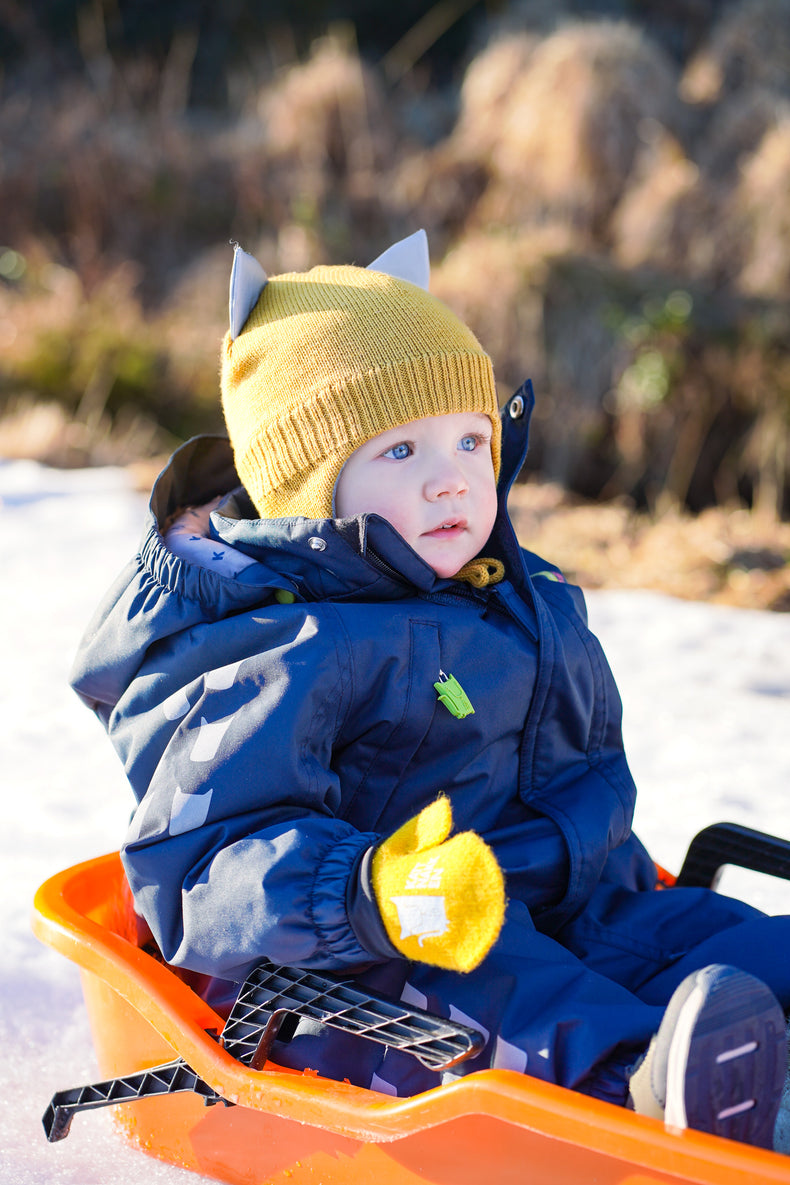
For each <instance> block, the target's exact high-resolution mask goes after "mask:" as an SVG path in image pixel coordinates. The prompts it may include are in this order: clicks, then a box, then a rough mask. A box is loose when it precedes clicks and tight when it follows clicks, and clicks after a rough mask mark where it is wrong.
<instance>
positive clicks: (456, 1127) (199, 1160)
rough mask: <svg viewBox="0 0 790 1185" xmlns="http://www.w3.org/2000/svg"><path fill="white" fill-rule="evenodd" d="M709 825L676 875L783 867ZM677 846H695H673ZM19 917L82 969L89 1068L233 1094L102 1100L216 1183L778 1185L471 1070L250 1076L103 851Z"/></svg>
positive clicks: (683, 1140)
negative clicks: (141, 930)
mask: <svg viewBox="0 0 790 1185" xmlns="http://www.w3.org/2000/svg"><path fill="white" fill-rule="evenodd" d="M721 828H724V829H725V831H726V834H725V836H724V848H723V849H722V843H721V835H719V836H718V837H717V841H716V843H714V845H713V848H714V854H713V855H711V854H710V851H709V850H708V849H709V848H710V844H707V845H706V843H705V842H703V843H702V846H701V857H700V858H699V859H698V860H697V868H696V872H694V871H693V870H692V873H691V874H689V873H688V872H687V870H686V865H684V871H683V872H682V873H681V876H682V877H683V878H684V883H693V881H694V878H695V877H696V883H700V882H703V883H704V882H707V881H709V880H710V879H711V876H712V874H713V872H714V871H715V869H716V868H717V867H718V866H719V864H723V863H746V865H747V867H748V866H750V867H759V868H761V869H762V870H763V871H775V870H777V871H778V875H783V876H787V869H788V866H789V865H790V845H788V844H787V843H785V842H784V841H774V840H771V838H770V837H765V836H761V835H759V834H758V833H753V832H747V831H746V829H744V828H735V827H733V826H732V825H729V824H725V825H720V827H719V828H718V829H708V830H709V831H717V830H718V831H721ZM736 832H737V833H738V834H737V836H736V839H737V842H738V844H739V845H740V843H741V839H742V838H743V836H746V837H747V839H748V838H749V837H751V841H752V851H754V850H757V851H758V858H757V859H756V860H754V859H752V858H750V859H747V860H744V859H742V858H738V857H733V856H732V855H731V854H728V853H729V849H728V847H727V845H728V844H729V845H730V846H732V842H733V839H732V835H733V833H736ZM704 835H705V833H703V836H704ZM698 840H700V837H698ZM696 842H697V841H695V843H696ZM772 844H773V845H778V846H777V847H776V848H773V847H771V845H772ZM755 845H756V848H755ZM761 845H762V848H764V849H765V850H764V851H763V852H762V855H760V854H759V852H760V850H761ZM766 845H767V846H766ZM698 846H699V845H698ZM723 850H724V854H722V851H723ZM693 851H694V845H692V848H691V849H690V857H691V854H692V852H693ZM776 852H778V856H777V857H776V860H775V863H777V869H771V868H767V867H766V859H767V860H768V863H770V862H771V860H772V859H774V856H775V854H776ZM766 853H767V856H766ZM698 854H699V853H698ZM688 862H689V860H688V859H687V864H688ZM778 865H781V867H778ZM668 879H669V880H670V881H671V878H668ZM678 879H679V880H680V877H679V878H678ZM33 928H34V930H35V933H36V934H37V936H38V937H39V938H40V939H42V940H43V941H44V942H46V943H48V944H49V945H51V946H53V947H54V948H55V949H56V950H58V951H60V952H61V954H64V955H66V956H67V957H68V958H70V959H72V960H73V961H74V962H76V963H77V964H78V965H79V966H80V968H81V971H82V978H83V987H84V993H85V1000H86V1004H87V1009H88V1013H89V1017H90V1022H91V1028H92V1032H93V1037H94V1043H95V1047H96V1053H97V1057H98V1061H99V1066H100V1070H101V1073H102V1074H104V1075H106V1077H107V1078H108V1079H115V1078H120V1076H122V1075H127V1076H128V1075H130V1074H134V1073H135V1072H137V1071H141V1070H145V1069H148V1068H150V1067H155V1066H159V1065H160V1064H161V1063H167V1062H170V1061H172V1059H173V1058H174V1057H178V1058H181V1059H183V1064H184V1065H185V1068H186V1071H187V1072H189V1073H191V1074H192V1077H193V1079H195V1081H196V1082H198V1083H199V1086H200V1088H202V1090H203V1094H204V1095H206V1094H207V1095H208V1101H210V1102H211V1101H213V1102H216V1100H217V1098H220V1099H221V1100H222V1101H223V1102H227V1103H229V1104H235V1105H231V1106H225V1105H223V1102H219V1103H217V1105H213V1106H206V1105H205V1101H206V1100H205V1099H204V1098H201V1097H200V1094H199V1093H194V1091H193V1090H190V1091H188V1092H187V1093H165V1094H162V1095H154V1096H152V1097H139V1098H136V1099H135V1100H134V1101H131V1102H124V1103H123V1105H122V1106H121V1105H118V1106H115V1107H114V1112H115V1118H116V1121H117V1123H118V1125H119V1126H120V1127H121V1128H122V1129H123V1130H124V1131H125V1133H126V1135H127V1136H128V1138H129V1139H130V1140H131V1141H132V1142H134V1143H136V1144H137V1145H139V1147H141V1148H142V1149H143V1150H145V1151H146V1152H148V1153H149V1154H151V1155H153V1156H156V1157H159V1158H160V1159H162V1160H166V1161H171V1162H173V1163H174V1164H177V1165H181V1166H182V1167H184V1168H188V1169H192V1170H194V1171H196V1172H200V1173H203V1174H205V1175H207V1176H209V1177H215V1178H216V1179H218V1180H220V1181H227V1182H231V1183H233V1185H264V1183H266V1185H275V1183H276V1185H307V1183H308V1182H309V1183H310V1185H319V1183H320V1185H418V1183H425V1185H429V1183H430V1185H481V1182H485V1181H491V1182H496V1185H510V1183H513V1185H516V1183H518V1185H523V1182H525V1181H529V1182H530V1183H531V1185H544V1183H545V1185H565V1183H567V1185H579V1183H581V1182H584V1183H588V1182H589V1183H593V1182H594V1183H596V1185H615V1183H617V1185H658V1183H659V1182H696V1183H699V1185H725V1183H726V1185H754V1182H785V1183H786V1185H790V1158H788V1157H785V1156H779V1155H777V1154H775V1153H773V1152H768V1151H764V1150H762V1149H759V1148H752V1147H748V1146H746V1145H742V1144H738V1143H734V1142H732V1141H729V1140H723V1139H720V1138H718V1137H715V1136H709V1135H706V1134H703V1133H700V1132H694V1131H690V1130H684V1131H680V1130H676V1129H669V1128H665V1127H664V1125H663V1124H662V1123H660V1122H658V1121H656V1120H652V1119H647V1118H644V1117H642V1116H638V1115H635V1114H634V1113H632V1112H630V1111H627V1110H624V1109H622V1108H619V1107H615V1106H612V1105H610V1104H608V1103H604V1102H600V1101H599V1100H596V1099H591V1098H587V1097H585V1096H583V1095H580V1094H576V1093H574V1092H572V1091H569V1090H565V1089H563V1088H561V1087H557V1086H552V1085H549V1084H546V1083H543V1082H539V1081H537V1080H535V1079H532V1078H529V1077H528V1076H525V1075H521V1074H517V1073H515V1072H513V1071H509V1070H485V1071H480V1072H477V1073H473V1074H469V1075H468V1076H466V1077H462V1078H459V1079H457V1080H456V1081H454V1082H452V1083H451V1084H449V1085H445V1086H437V1087H436V1088H435V1089H433V1090H429V1091H426V1092H425V1093H423V1094H420V1095H416V1096H414V1097H412V1098H408V1099H393V1098H390V1097H388V1096H386V1095H381V1094H378V1093H376V1092H374V1091H371V1090H363V1089H360V1088H358V1087H354V1086H351V1085H348V1084H347V1083H339V1082H334V1081H331V1080H328V1079H324V1078H318V1077H316V1076H315V1075H311V1074H310V1073H309V1072H305V1073H297V1072H294V1071H292V1070H286V1069H282V1068H281V1067H278V1066H276V1065H274V1064H273V1063H272V1062H271V1061H268V1062H266V1063H265V1065H264V1068H262V1069H252V1068H250V1066H249V1065H245V1064H243V1062H241V1061H239V1060H237V1059H236V1058H234V1057H233V1056H231V1053H230V1052H228V1050H226V1049H225V1048H224V1047H223V1046H222V1045H221V1044H220V1043H219V1042H218V1041H217V1035H218V1034H219V1033H220V1032H221V1030H222V1028H223V1025H224V1021H223V1019H222V1018H221V1017H220V1016H218V1015H217V1014H216V1013H215V1012H214V1011H212V1009H211V1008H209V1007H208V1005H207V1004H206V1003H205V1002H204V1001H203V1000H202V999H201V998H200V996H199V995H197V994H196V992H195V991H193V990H192V988H191V987H189V986H188V984H187V983H186V982H185V981H184V980H183V979H182V978H180V977H179V976H178V975H177V974H176V973H175V972H174V971H173V970H172V969H171V968H169V967H167V966H165V965H164V964H163V963H161V962H160V961H158V960H157V959H156V958H155V957H154V956H152V955H151V954H149V953H147V952H146V951H145V950H143V949H141V948H140V947H139V946H138V943H137V937H136V926H135V924H134V917H133V913H132V910H131V904H130V901H129V893H128V888H127V887H126V882H125V878H124V874H123V870H122V867H121V863H120V860H119V857H118V855H117V853H113V854H111V855H108V856H103V857H100V858H98V859H95V860H90V861H88V862H87V863H84V864H80V865H78V866H76V867H74V868H71V869H68V870H67V871H65V872H62V873H59V874H58V875H57V876H54V877H52V878H51V879H50V880H48V881H47V882H46V883H45V884H44V885H42V887H41V888H40V889H39V891H38V893H37V895H36V900H35V907H34V917H33ZM139 1076H140V1075H138V1077H139ZM154 1077H155V1075H154ZM92 1089H93V1088H83V1090H87V1091H91V1090H92ZM178 1089H183V1088H181V1087H179V1088H178ZM64 1093H65V1092H64ZM85 1105H86V1106H90V1105H92V1104H90V1103H87V1104H85ZM78 1122H80V1123H84V1122H89V1120H88V1119H87V1118H80V1119H79V1120H78ZM52 1156H53V1158H55V1157H56V1156H57V1149H53V1150H52Z"/></svg>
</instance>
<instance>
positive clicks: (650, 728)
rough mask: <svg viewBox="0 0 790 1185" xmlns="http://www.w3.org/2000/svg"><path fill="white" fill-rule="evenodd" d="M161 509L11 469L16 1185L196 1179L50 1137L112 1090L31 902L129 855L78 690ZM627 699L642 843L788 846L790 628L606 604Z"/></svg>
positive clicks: (2, 693)
mask: <svg viewBox="0 0 790 1185" xmlns="http://www.w3.org/2000/svg"><path fill="white" fill-rule="evenodd" d="M143 506H144V500H143V499H142V497H141V496H140V495H138V494H136V493H134V492H133V491H132V490H131V489H130V488H129V486H128V482H127V479H126V477H125V476H124V474H123V473H122V472H120V471H117V470H113V469H99V470H86V471H77V472H68V473H66V472H60V471H56V470H48V469H45V468H42V467H41V466H38V465H36V464H34V463H32V462H25V461H21V462H11V463H5V464H3V463H0V512H1V515H2V533H3V537H4V539H5V544H4V556H3V561H2V569H1V572H2V575H0V655H2V671H3V678H2V682H1V683H0V754H1V755H2V778H3V786H4V793H3V803H4V815H5V818H6V825H5V827H4V829H3V832H2V835H0V852H1V853H2V870H3V879H2V886H1V888H0V892H1V893H2V923H0V924H1V925H2V930H0V943H1V944H2V949H3V952H4V959H3V966H2V979H1V980H0V983H1V984H2V1017H1V1020H0V1026H1V1027H0V1034H1V1039H2V1047H3V1051H4V1059H5V1076H4V1077H5V1081H6V1090H7V1094H8V1096H9V1097H8V1098H7V1099H6V1102H5V1105H4V1107H3V1108H2V1110H0V1179H2V1180H3V1181H4V1182H7V1183H8V1185H136V1183H138V1182H140V1181H142V1180H145V1181H146V1182H152V1183H158V1182H164V1183H167V1185H170V1183H172V1185H189V1183H190V1182H197V1181H198V1180H204V1179H205V1178H198V1177H196V1176H194V1175H192V1174H188V1173H186V1172H184V1171H182V1170H180V1169H176V1168H173V1167H170V1166H166V1165H163V1164H161V1163H160V1162H158V1161H152V1160H149V1159H147V1158H145V1159H144V1158H143V1157H142V1155H141V1154H140V1153H139V1152H136V1151H133V1150H130V1149H128V1148H126V1147H125V1145H124V1144H123V1143H122V1142H121V1140H120V1139H119V1138H118V1136H117V1135H116V1134H115V1132H114V1131H113V1129H112V1125H111V1122H110V1120H109V1116H108V1113H107V1112H97V1113H95V1114H91V1115H87V1116H80V1117H78V1118H77V1120H76V1121H75V1123H74V1127H73V1131H72V1134H71V1135H70V1137H69V1139H68V1140H67V1141H65V1142H64V1143H62V1144H59V1145H54V1146H50V1145H48V1144H47V1143H46V1141H45V1139H44V1135H43V1131H42V1129H41V1126H40V1116H41V1114H42V1113H43V1111H44V1109H45V1107H46V1105H47V1103H48V1101H49V1098H50V1096H51V1094H52V1093H53V1091H55V1090H57V1089H60V1088H64V1087H67V1086H73V1085H77V1084H79V1083H82V1082H87V1081H90V1080H91V1079H95V1077H96V1075H97V1070H96V1066H95V1063H94V1061H93V1056H92V1051H91V1046H90V1037H89V1033H88V1026H87V1021H86V1019H85V1016H84V1012H83V1009H82V1004H81V996H80V988H79V980H78V976H77V972H76V970H75V969H74V968H73V967H72V966H71V964H69V963H67V962H66V961H65V960H63V959H62V958H61V957H60V956H59V955H56V954H55V953H54V952H52V951H50V950H49V949H48V948H45V947H43V946H41V945H39V943H37V942H36V940H35V939H34V938H33V936H32V934H31V933H30V927H29V914H30V905H31V901H32V898H33V894H34V892H35V889H36V888H37V886H38V885H39V884H40V883H41V881H43V880H45V879H46V878H47V877H48V876H49V875H51V874H52V873H53V872H55V871H57V870H59V869H61V868H64V867H66V866H67V865H70V864H73V863H76V862H77V861H79V860H82V859H87V858H89V857H91V856H94V855H96V854H98V853H100V852H104V851H108V850H110V849H111V848H114V847H117V845H118V842H119V838H120V836H121V834H122V832H123V829H124V825H125V821H126V818H127V817H128V812H129V806H130V801H131V799H130V793H129V791H128V789H127V788H126V785H125V782H124V778H123V775H122V773H121V770H120V767H119V765H118V762H117V759H116V758H115V756H114V754H113V752H112V750H111V748H110V746H109V744H108V743H107V742H106V740H105V739H104V737H103V734H102V732H101V730H100V728H99V726H98V725H97V723H96V722H95V721H94V720H93V718H92V717H91V715H90V714H89V713H88V712H87V711H86V710H85V709H84V708H83V707H82V706H81V705H80V704H79V702H78V701H77V699H76V697H75V696H74V695H73V693H72V692H71V691H70V690H69V688H68V687H67V676H68V670H69V666H70V663H71V658H72V655H73V652H74V649H75V647H76V644H77V642H78V639H79V636H80V634H81V632H82V629H83V628H84V626H85V624H86V622H87V620H88V618H89V616H90V614H91V613H92V611H93V609H94V607H95V605H96V603H97V602H98V600H99V597H100V596H101V595H102V593H103V592H104V590H105V589H106V587H107V586H108V585H109V584H110V582H111V580H112V579H113V578H114V576H115V575H116V574H117V572H118V571H119V570H120V568H121V567H122V566H123V564H124V562H125V561H126V560H127V559H128V557H129V556H130V555H131V554H132V552H133V550H134V547H135V545H136V542H137V539H138V535H139V531H140V525H141V521H142V514H143ZM589 604H590V617H591V622H592V626H593V628H594V629H595V631H596V632H597V633H598V635H599V637H600V638H601V640H602V642H603V644H604V648H605V649H606V651H607V654H608V656H609V660H610V662H611V664H612V667H613V669H614V672H615V674H616V676H617V678H618V682H619V685H620V689H621V693H622V696H623V700H624V703H625V732H626V740H627V745H628V750H629V754H630V758H631V765H632V768H633V770H634V774H635V776H636V779H637V783H638V784H639V786H640V794H641V797H640V801H639V805H638V807H637V818H636V824H635V827H636V830H637V832H638V833H639V834H640V836H641V837H642V839H643V840H644V841H645V842H646V844H647V846H648V848H649V849H650V851H651V852H652V854H653V856H654V858H655V859H657V860H658V861H659V862H660V863H662V864H663V865H664V866H665V867H668V868H670V869H673V870H677V868H678V867H679V865H680V862H681V860H682V857H683V853H684V851H685V848H686V844H687V842H688V840H689V839H690V838H691V836H692V835H693V834H694V833H695V832H696V831H697V830H699V828H701V827H703V826H705V825H706V824H708V823H712V822H716V821H719V820H721V819H729V820H732V821H734V822H739V823H744V824H746V825H747V826H750V827H755V828H758V829H763V830H768V831H773V832H774V833H776V834H779V835H785V836H790V797H789V796H788V787H789V786H790V746H789V745H788V739H787V737H788V727H787V726H788V709H789V708H790V615H780V614H768V613H760V612H750V611H746V610H738V609H726V608H719V607H711V606H706V605H701V604H694V603H689V602H683V601H675V600H671V599H669V598H667V597H664V596H661V595H658V594H653V593H647V592H598V593H595V594H591V595H590V597H589ZM722 888H723V889H725V890H726V891H730V892H732V893H736V894H737V893H740V894H742V895H744V896H746V897H747V898H748V899H749V900H751V901H752V902H753V903H754V904H756V905H758V906H759V907H760V908H763V909H765V910H766V911H768V912H785V911H788V910H790V886H788V885H776V884H775V883H771V882H769V883H763V882H761V880H760V879H759V878H755V877H753V876H749V875H748V874H742V875H740V876H738V875H736V874H735V873H732V874H731V875H729V874H727V875H725V878H724V881H723V882H722Z"/></svg>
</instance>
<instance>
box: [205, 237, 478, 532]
mask: <svg viewBox="0 0 790 1185" xmlns="http://www.w3.org/2000/svg"><path fill="white" fill-rule="evenodd" d="M248 258H249V257H248ZM381 258H382V259H383V257H381ZM260 274H261V276H262V277H263V284H264V287H263V290H262V292H261V294H260V296H259V297H258V299H257V302H256V303H255V304H254V307H253V308H252V311H251V313H250V315H249V317H248V318H247V320H246V322H245V323H244V325H243V328H242V329H241V331H240V332H239V333H238V335H237V336H234V335H233V332H232V331H231V332H229V333H228V334H227V335H226V337H225V341H224V343H223V351H222V379H221V381H222V406H223V411H224V413H225V422H226V424H227V428H228V434H229V436H230V439H231V443H232V445H233V451H234V458H235V462H236V469H237V471H238V474H239V477H240V478H241V480H242V482H243V483H244V485H245V487H246V489H247V492H248V493H249V495H250V497H251V498H252V501H253V503H254V504H255V507H256V509H257V511H258V513H259V514H260V516H261V517H262V518H280V517H287V516H292V515H304V516H305V517H307V518H329V517H331V516H332V513H333V509H332V504H333V494H334V488H335V483H336V482H337V478H338V476H339V474H340V470H341V469H342V468H343V465H344V464H345V462H346V461H347V460H348V458H349V457H350V456H351V454H352V453H353V452H354V450H355V449H356V448H358V447H359V445H361V444H363V443H364V442H365V441H366V440H370V439H371V437H373V436H377V435H378V434H379V433H380V432H384V431H385V430H386V429H388V428H394V427H397V426H398V425H399V424H405V423H407V422H408V421H410V420H416V419H420V418H422V417H423V416H435V415H443V414H446V413H452V412H481V413H483V414H484V415H487V416H488V417H489V418H490V420H491V423H492V426H493V436H492V441H491V452H492V457H493V461H494V469H495V472H496V473H497V475H498V473H499V458H500V422H499V408H498V404H497V397H496V388H495V385H494V375H493V369H492V365H491V360H490V358H489V357H488V355H487V354H486V353H485V351H484V350H483V348H482V346H481V345H480V343H479V342H478V341H477V339H476V338H475V336H474V334H473V333H472V332H471V330H469V329H468V328H467V327H466V326H465V325H464V324H463V322H462V321H460V320H459V319H458V317H456V316H455V315H454V314H453V313H452V312H451V311H450V310H449V309H448V308H447V307H446V305H444V304H442V303H441V301H439V300H437V299H436V298H435V297H433V296H430V295H429V294H428V293H427V292H426V291H424V290H423V288H421V287H419V286H418V285H417V284H413V283H410V282H409V281H407V280H403V279H398V278H395V277H394V276H392V275H388V274H385V272H383V271H372V270H369V269H367V268H362V267H351V266H348V267H315V268H313V269H312V270H311V271H309V272H293V273H289V274H287V275H282V276H274V277H270V278H269V279H268V281H267V280H266V277H265V275H264V273H263V269H260Z"/></svg>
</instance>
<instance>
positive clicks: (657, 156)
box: [610, 124, 718, 276]
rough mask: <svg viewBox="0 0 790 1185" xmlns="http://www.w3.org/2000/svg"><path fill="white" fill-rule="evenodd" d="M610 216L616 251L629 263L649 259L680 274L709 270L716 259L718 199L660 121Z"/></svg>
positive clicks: (635, 264)
mask: <svg viewBox="0 0 790 1185" xmlns="http://www.w3.org/2000/svg"><path fill="white" fill-rule="evenodd" d="M649 132H650V142H649V144H647V145H646V146H645V148H644V150H643V151H642V153H641V154H640V160H639V163H638V165H637V166H636V167H635V169H634V176H633V179H632V181H631V183H630V185H628V186H627V188H626V190H625V193H624V194H623V197H622V200H621V201H620V202H619V204H618V206H617V208H616V209H615V212H614V214H613V216H612V222H611V227H610V233H611V242H612V251H613V254H614V256H615V258H616V259H617V260H618V262H619V263H621V264H623V266H625V267H642V266H643V265H647V264H649V265H651V266H654V267H659V268H662V269H664V270H666V271H670V272H677V273H678V274H679V275H681V274H684V273H685V274H688V275H692V276H709V275H711V274H712V272H713V271H714V269H715V266H716V262H717V259H718V253H717V249H716V248H717V244H716V239H715V235H714V233H713V232H714V227H715V225H716V221H717V218H718V203H717V201H716V196H715V191H714V188H713V187H712V186H711V184H710V182H709V181H708V179H707V177H705V176H704V175H703V174H702V173H701V172H700V169H699V168H698V166H697V165H696V164H695V163H694V161H692V160H690V159H689V158H688V156H687V155H686V153H685V152H684V150H683V148H682V146H681V145H680V144H679V142H678V141H677V140H676V139H675V137H674V136H671V135H670V134H669V133H668V132H666V131H665V130H664V129H663V128H661V126H660V125H659V124H652V125H651V127H650V129H649Z"/></svg>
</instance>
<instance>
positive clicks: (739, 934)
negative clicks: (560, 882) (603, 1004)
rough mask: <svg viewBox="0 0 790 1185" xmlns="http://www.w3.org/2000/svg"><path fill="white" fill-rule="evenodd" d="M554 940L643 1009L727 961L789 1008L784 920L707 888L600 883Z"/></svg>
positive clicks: (789, 924)
mask: <svg viewBox="0 0 790 1185" xmlns="http://www.w3.org/2000/svg"><path fill="white" fill-rule="evenodd" d="M556 937H557V939H558V941H559V942H561V943H562V944H563V946H566V947H567V948H568V950H570V951H572V952H573V953H574V954H575V955H577V956H578V957H579V958H580V959H581V960H582V961H583V962H584V964H585V966H587V967H589V968H590V969H593V970H597V971H599V972H601V973H602V974H604V975H606V976H607V977H608V978H610V979H614V980H616V982H618V983H620V984H622V985H623V986H624V987H626V988H628V989H629V991H631V992H633V993H634V994H635V995H637V996H638V997H639V998H640V999H641V1000H644V1001H645V1002H646V1003H649V1004H660V1005H666V1004H667V1002H668V1001H669V998H670V996H671V995H672V993H673V992H674V990H675V988H676V987H677V986H678V984H679V983H680V982H681V981H682V980H683V979H685V977H686V976H687V975H689V974H690V973H691V972H692V971H696V970H699V968H701V967H705V966H707V965H708V964H709V963H727V964H730V965H731V966H734V967H739V968H741V970H743V971H748V972H749V974H751V975H754V976H756V977H757V978H758V979H761V980H763V982H764V983H766V984H767V985H768V986H769V987H770V988H771V990H772V991H773V993H774V995H775V996H776V997H777V999H778V1000H779V1001H780V1003H781V1004H782V1005H783V1006H784V1007H785V1008H786V1009H787V1008H790V959H789V958H788V957H787V953H786V952H787V950H788V949H789V947H788V943H790V917H786V916H780V917H766V916H765V915H764V914H762V913H760V911H759V910H756V909H754V908H753V907H752V906H750V905H747V904H745V903H744V902H742V901H737V900H735V899H734V898H731V897H725V896H723V895H722V894H719V893H716V892H713V891H712V890H710V889H667V890H664V891H660V892H656V893H642V892H633V891H632V890H629V889H624V888H622V887H619V886H615V885H605V884H602V885H599V886H598V888H597V889H596V891H595V893H594V894H593V896H592V897H591V899H590V901H589V903H588V905H587V907H586V908H585V910H584V912H583V913H581V914H580V915H579V916H578V917H577V918H575V919H574V921H573V922H571V923H569V924H568V925H567V926H565V927H564V928H563V929H562V930H561V931H560V932H559V933H558V934H557V936H556Z"/></svg>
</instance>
